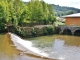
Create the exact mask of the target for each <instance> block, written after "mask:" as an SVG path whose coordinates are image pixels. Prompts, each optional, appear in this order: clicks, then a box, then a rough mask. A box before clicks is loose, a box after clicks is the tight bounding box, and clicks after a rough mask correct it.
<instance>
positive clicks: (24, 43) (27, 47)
mask: <svg viewBox="0 0 80 60" xmlns="http://www.w3.org/2000/svg"><path fill="white" fill-rule="evenodd" d="M9 34H10V36H11V40H12V41H13V43H14V45H15V46H16V47H17V49H20V50H22V51H26V53H31V54H34V55H38V56H41V57H49V56H48V54H46V53H44V52H42V51H40V50H39V49H37V48H36V47H33V44H32V42H31V41H28V40H23V39H21V38H20V37H18V36H17V35H15V34H13V33H9Z"/></svg>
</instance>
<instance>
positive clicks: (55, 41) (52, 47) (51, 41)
mask: <svg viewBox="0 0 80 60" xmlns="http://www.w3.org/2000/svg"><path fill="white" fill-rule="evenodd" d="M29 40H31V41H32V42H33V43H34V46H36V47H37V48H39V49H41V50H42V51H44V52H46V53H48V54H50V55H49V56H50V57H52V58H61V59H63V60H80V37H77V36H67V35H53V36H42V37H36V38H29Z"/></svg>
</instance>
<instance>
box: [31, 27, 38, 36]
mask: <svg viewBox="0 0 80 60" xmlns="http://www.w3.org/2000/svg"><path fill="white" fill-rule="evenodd" d="M32 36H33V37H35V36H37V30H36V29H34V28H33V31H32Z"/></svg>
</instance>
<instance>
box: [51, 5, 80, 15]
mask: <svg viewBox="0 0 80 60" xmlns="http://www.w3.org/2000/svg"><path fill="white" fill-rule="evenodd" d="M52 6H53V7H54V9H53V10H54V11H55V15H56V16H63V15H69V14H73V13H80V9H77V8H74V7H65V6H59V5H54V4H52Z"/></svg>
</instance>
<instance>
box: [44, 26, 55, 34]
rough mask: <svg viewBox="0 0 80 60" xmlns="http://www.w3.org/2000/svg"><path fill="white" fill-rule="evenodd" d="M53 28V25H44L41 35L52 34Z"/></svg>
mask: <svg viewBox="0 0 80 60" xmlns="http://www.w3.org/2000/svg"><path fill="white" fill-rule="evenodd" d="M54 32H55V30H54V27H53V26H50V27H44V29H43V35H52V34H54Z"/></svg>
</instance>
